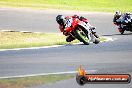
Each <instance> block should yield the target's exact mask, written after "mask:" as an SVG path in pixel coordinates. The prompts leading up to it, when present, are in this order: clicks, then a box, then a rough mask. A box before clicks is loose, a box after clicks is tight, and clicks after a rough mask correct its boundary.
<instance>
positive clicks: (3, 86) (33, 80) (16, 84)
mask: <svg viewBox="0 0 132 88" xmlns="http://www.w3.org/2000/svg"><path fill="white" fill-rule="evenodd" d="M73 77H74V76H72V75H68V74H67V75H66V74H65V75H48V76H36V77H25V78H11V79H0V88H27V87H31V86H35V85H41V84H47V83H55V82H57V81H61V80H65V79H69V78H73Z"/></svg>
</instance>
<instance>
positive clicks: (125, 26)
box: [114, 16, 132, 34]
mask: <svg viewBox="0 0 132 88" xmlns="http://www.w3.org/2000/svg"><path fill="white" fill-rule="evenodd" d="M129 17H130V18H129V19H127V21H128V22H127V23H126V22H125V21H124V20H120V19H119V20H117V23H116V22H115V23H114V24H115V25H117V26H118V27H119V28H118V30H119V32H120V33H121V34H124V32H125V31H130V32H132V17H131V16H129Z"/></svg>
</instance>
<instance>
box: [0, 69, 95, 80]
mask: <svg viewBox="0 0 132 88" xmlns="http://www.w3.org/2000/svg"><path fill="white" fill-rule="evenodd" d="M96 71H97V70H86V72H87V73H93V72H96ZM77 72H78V71H67V72H54V73H40V74H29V75H17V76H4V77H0V79H10V78H23V77H34V76H46V75H61V74H75V73H77Z"/></svg>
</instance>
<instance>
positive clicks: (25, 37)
mask: <svg viewBox="0 0 132 88" xmlns="http://www.w3.org/2000/svg"><path fill="white" fill-rule="evenodd" d="M100 40H101V41H105V40H106V38H104V37H101V39H100ZM77 42H79V41H78V40H74V41H73V42H71V43H68V42H66V37H65V36H64V35H62V34H59V33H22V32H0V49H13V48H26V47H40V46H52V45H65V44H73V43H77Z"/></svg>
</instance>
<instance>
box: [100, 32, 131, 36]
mask: <svg viewBox="0 0 132 88" xmlns="http://www.w3.org/2000/svg"><path fill="white" fill-rule="evenodd" d="M115 35H132V33H126V34H111V35H102V36H115Z"/></svg>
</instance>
